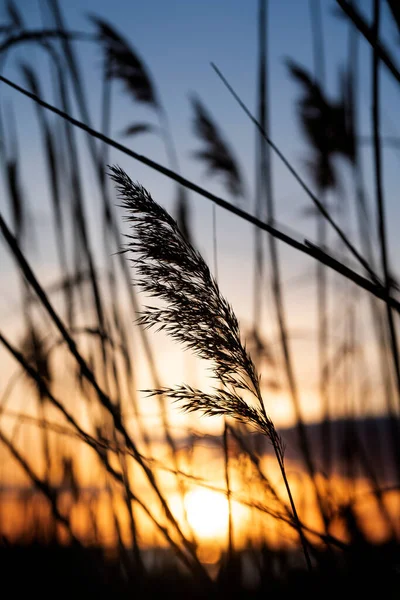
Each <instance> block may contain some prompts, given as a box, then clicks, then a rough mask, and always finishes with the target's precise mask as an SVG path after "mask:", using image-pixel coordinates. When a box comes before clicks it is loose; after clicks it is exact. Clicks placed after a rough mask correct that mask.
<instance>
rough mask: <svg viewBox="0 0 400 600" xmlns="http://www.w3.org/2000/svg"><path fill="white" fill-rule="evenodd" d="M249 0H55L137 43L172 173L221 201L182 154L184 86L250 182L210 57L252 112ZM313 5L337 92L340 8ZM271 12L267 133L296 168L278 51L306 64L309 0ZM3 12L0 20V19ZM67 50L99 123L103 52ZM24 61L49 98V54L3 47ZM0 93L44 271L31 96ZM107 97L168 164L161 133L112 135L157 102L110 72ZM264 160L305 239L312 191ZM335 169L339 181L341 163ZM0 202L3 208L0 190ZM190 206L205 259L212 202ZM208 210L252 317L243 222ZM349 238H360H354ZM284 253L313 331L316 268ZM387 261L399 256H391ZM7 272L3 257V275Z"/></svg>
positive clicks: (393, 164) (75, 17)
mask: <svg viewBox="0 0 400 600" xmlns="http://www.w3.org/2000/svg"><path fill="white" fill-rule="evenodd" d="M16 4H17V6H18V7H19V9H20V11H21V13H22V15H23V17H24V19H25V21H26V24H27V26H29V28H37V27H41V13H40V10H39V7H40V2H37V1H36V0H19V1H17V2H16ZM257 4H258V2H256V0H229V1H228V0H201V1H200V0H199V1H195V0H175V1H171V0H147V1H146V2H143V1H142V2H139V1H135V0H131V1H129V2H128V1H126V0H113V2H110V1H107V0H79V1H78V0H68V1H64V2H63V1H61V2H60V5H61V8H62V9H63V11H64V15H65V17H66V19H67V23H68V25H69V27H70V29H72V30H76V31H91V30H92V31H93V27H92V25H91V23H90V22H89V21H88V19H87V16H88V15H90V14H95V15H97V16H100V17H102V18H104V19H106V20H107V21H109V22H110V23H111V24H112V25H113V26H114V27H115V28H116V30H117V31H118V32H119V33H120V34H122V35H123V36H125V37H126V38H127V39H128V40H130V41H131V43H132V45H133V47H134V49H135V50H136V51H137V52H138V54H139V55H140V56H141V57H142V58H143V60H144V62H145V64H146V65H147V67H148V69H149V71H150V73H151V75H152V78H153V80H154V82H155V85H156V88H157V90H158V92H159V95H160V97H161V99H162V102H163V104H164V105H165V108H166V111H167V113H168V118H169V121H170V125H171V130H172V132H173V136H174V140H175V143H176V145H177V148H178V152H179V159H180V167H181V172H182V173H183V174H184V175H185V176H186V177H187V178H188V179H192V180H193V181H195V182H197V183H199V184H201V185H203V186H204V187H206V188H207V189H210V190H211V191H215V192H216V193H219V194H221V195H222V196H223V197H224V198H227V199H229V197H228V196H227V193H226V191H225V190H224V188H223V187H222V186H221V185H219V184H218V181H213V180H210V179H209V178H207V177H205V176H204V169H203V167H202V166H201V165H199V164H198V163H196V162H195V161H194V160H193V158H192V157H191V153H192V152H193V151H194V150H196V149H198V148H199V143H198V142H197V140H196V139H195V137H194V135H193V129H192V123H191V119H192V113H191V108H190V103H189V101H188V94H189V93H191V92H196V93H197V94H198V95H199V97H200V98H201V100H202V101H203V102H204V104H205V105H206V106H207V108H208V110H209V111H210V113H211V114H212V116H213V117H214V118H215V120H216V121H217V122H218V123H219V124H220V126H221V129H222V131H223V133H224V135H225V137H226V139H227V140H229V141H230V142H231V144H232V147H233V150H234V152H235V154H236V156H237V157H238V158H239V159H240V161H241V165H242V168H243V171H244V173H245V175H246V179H247V182H248V183H249V187H250V189H251V190H252V189H253V178H254V177H253V171H254V167H253V157H254V143H255V142H254V139H255V132H254V128H253V126H252V124H251V123H250V122H249V121H248V119H247V117H246V116H245V115H244V114H243V113H242V112H241V110H240V109H239V107H238V106H237V105H236V104H235V102H234V100H233V99H232V98H231V97H230V96H229V94H228V92H227V91H226V89H225V88H224V87H223V85H222V84H221V82H220V81H219V80H218V78H217V76H216V75H215V73H214V71H213V70H212V69H211V67H210V61H213V62H215V63H216V64H217V65H218V67H219V68H220V69H221V70H222V72H223V73H224V75H225V76H226V77H227V79H228V80H229V81H230V83H231V84H232V85H233V87H234V88H235V89H236V90H237V92H238V93H239V95H240V96H241V97H242V99H243V100H244V101H245V103H246V104H247V105H248V106H249V108H250V109H251V110H254V106H255V101H256V51H257ZM361 5H362V9H363V11H364V12H365V14H369V13H370V8H371V2H370V0H363V1H362V3H361ZM321 6H322V15H323V26H324V34H325V36H324V46H325V55H326V64H327V89H328V93H330V94H331V95H333V96H335V95H336V93H337V82H338V68H339V66H340V65H341V64H343V62H344V60H345V58H346V55H347V43H348V24H347V22H346V20H345V19H343V18H339V17H338V16H337V12H338V10H337V8H336V3H335V2H333V1H330V0H321ZM0 9H1V11H2V12H1V13H0V16H1V14H3V15H5V14H6V13H5V2H1V3H0ZM269 19H270V26H269V32H270V40H269V63H270V92H271V97H270V100H271V114H270V121H271V137H272V139H273V140H274V141H275V142H276V143H277V145H278V146H279V147H280V149H281V150H282V151H283V152H284V153H285V154H286V155H287V157H288V158H289V159H290V161H291V162H292V163H293V164H294V166H296V167H297V168H299V169H301V168H302V161H303V159H304V158H306V155H307V149H306V145H305V142H304V139H303V138H302V135H301V133H300V130H299V127H298V125H297V120H296V116H295V100H296V97H297V93H298V90H297V88H296V86H295V84H294V82H293V81H291V80H289V78H288V76H287V68H286V66H285V62H284V59H285V58H286V57H290V58H292V59H294V60H295V61H297V62H298V63H300V64H301V65H303V66H305V67H307V68H309V69H312V39H311V27H310V12H309V1H308V0H271V1H270V10H269ZM2 20H3V21H4V17H3V19H2ZM382 29H383V38H384V39H385V40H387V42H388V44H389V45H390V47H391V48H393V51H394V52H396V51H397V56H399V45H398V44H397V46H396V44H395V31H394V30H393V29H392V28H391V27H390V26H389V24H388V18H387V15H386V14H384V19H383V27H382ZM76 48H77V52H78V55H79V59H80V64H81V68H82V71H83V73H84V78H85V85H86V91H87V93H88V97H89V99H90V105H91V111H92V112H91V116H92V119H93V125H94V126H95V127H97V128H99V119H100V94H101V51H100V48H99V47H97V46H96V45H95V44H92V43H90V42H78V43H77V45H76ZM21 61H25V62H29V63H30V64H32V65H33V66H36V67H38V68H39V69H40V74H41V77H42V80H43V82H44V83H43V89H44V90H45V97H46V99H48V100H50V101H51V100H52V97H51V91H50V86H49V82H50V80H49V69H48V61H47V58H46V56H45V54H44V52H43V51H41V50H40V49H37V48H35V47H33V45H29V46H28V45H26V46H24V47H23V48H21V49H19V50H16V51H13V52H12V53H10V55H9V57H8V60H7V64H6V67H5V70H4V73H5V75H6V76H8V77H9V78H11V79H13V80H15V81H18V82H21V81H22V80H21V76H20V72H19V70H18V64H19V63H20V62H21ZM370 61H371V53H370V49H369V47H368V45H367V44H366V43H365V42H362V41H360V65H361V75H360V80H361V84H360V96H361V103H360V109H361V119H362V125H363V133H365V134H369V132H370V125H369V113H370V80H369V76H368V71H369V68H370ZM382 86H383V94H382V95H383V98H384V99H383V102H382V104H383V110H382V113H383V128H384V131H386V132H391V134H392V135H394V134H395V133H396V131H395V130H392V125H391V124H392V123H393V124H394V125H396V120H397V121H398V109H397V106H398V102H399V90H398V88H397V89H396V87H395V85H394V83H393V82H392V81H391V80H390V78H389V76H388V75H387V74H386V73H384V72H382ZM1 98H2V104H3V100H4V104H3V107H4V105H7V103H9V104H11V105H12V107H13V110H14V112H15V114H16V117H17V128H18V134H19V139H20V149H21V153H22V156H23V159H24V160H23V165H24V166H23V173H24V177H25V180H24V181H25V182H26V183H25V184H24V185H25V188H26V192H27V194H28V196H29V202H30V207H31V208H30V210H31V213H32V216H35V215H36V216H39V217H40V218H38V219H37V222H35V221H34V222H33V228H34V232H35V237H36V241H37V243H36V249H37V253H36V254H35V253H33V254H32V260H33V261H34V263H35V265H36V268H37V269H38V271H39V272H40V273H41V274H42V277H43V278H44V279H45V280H46V279H47V280H48V281H51V280H52V279H53V273H54V269H55V265H56V261H55V259H54V252H51V251H49V249H51V248H52V247H53V246H52V244H53V243H54V240H53V239H52V236H51V234H50V233H49V231H50V228H51V227H50V212H49V199H48V195H47V191H46V189H45V186H44V183H43V182H44V178H45V174H44V166H43V164H42V162H41V161H40V159H39V157H40V153H41V141H40V137H39V135H38V128H37V123H36V118H35V113H34V110H33V107H32V104H31V102H30V100H27V99H24V98H21V97H19V96H18V94H17V93H16V92H14V91H11V90H8V89H6V88H5V87H4V85H2V87H1ZM112 103H113V122H112V134H113V135H114V136H116V137H117V139H118V140H119V141H125V143H126V144H127V145H128V146H131V147H132V148H133V149H134V150H136V151H138V152H139V153H141V154H144V155H147V156H150V157H151V158H153V159H154V160H156V161H159V162H160V163H162V164H166V163H167V160H166V156H165V151H164V146H163V144H162V141H160V140H159V139H157V138H156V137H155V136H154V135H143V136H140V137H137V138H134V139H132V140H129V139H128V140H123V139H122V138H120V137H118V134H119V132H120V131H121V129H122V128H123V127H124V126H126V125H128V124H129V123H132V122H139V121H149V122H154V123H157V119H156V115H155V114H154V112H153V111H151V110H150V109H149V108H147V107H144V106H141V105H139V104H137V103H133V102H132V101H131V99H130V98H128V97H127V96H126V95H125V94H124V93H123V90H122V87H121V85H120V84H119V83H118V82H117V83H116V84H115V86H114V90H113V98H112ZM399 128H400V126H399ZM81 137H82V136H81ZM82 139H83V138H82ZM384 156H385V173H384V174H385V183H386V190H387V198H386V201H387V206H388V223H389V232H390V236H391V242H392V246H393V258H395V257H396V256H398V252H399V251H400V246H399V240H398V233H397V231H398V225H397V224H398V223H399V216H400V214H399V210H400V203H399V202H398V201H397V189H398V185H397V183H396V182H397V179H398V176H397V174H398V155H396V154H395V153H394V152H393V150H385V153H384ZM364 157H365V161H366V173H367V183H368V185H369V186H371V183H372V181H373V180H372V171H371V168H370V167H369V163H368V160H369V159H370V153H369V151H368V150H365V152H364ZM80 160H82V161H83V163H84V164H86V163H85V161H87V158H86V156H85V152H84V151H82V156H81V157H80ZM110 162H118V163H119V164H120V165H121V166H122V167H124V168H125V169H126V170H127V172H128V173H129V174H130V175H131V177H132V178H133V179H135V180H140V181H141V183H143V185H145V187H147V188H148V189H149V190H150V191H151V193H152V194H153V196H154V198H155V199H156V200H157V201H159V202H160V203H161V204H163V205H164V206H166V207H167V208H168V209H170V210H172V209H173V197H174V186H173V184H171V182H169V181H168V180H166V179H165V178H164V177H162V176H161V175H158V174H155V173H154V172H153V171H151V170H149V169H148V168H147V167H144V166H143V165H140V164H138V163H136V162H134V161H132V159H129V158H128V157H126V156H122V155H121V154H119V153H117V152H115V151H112V152H110ZM273 166H274V178H273V185H274V191H275V197H276V203H277V219H278V221H279V222H281V223H284V224H285V225H286V226H288V227H291V228H292V229H294V230H295V231H296V232H297V233H298V234H299V235H300V236H302V235H303V236H307V237H308V238H311V239H312V238H313V237H314V231H315V224H314V222H313V221H310V220H307V219H305V218H304V217H303V216H302V210H303V209H304V208H305V207H307V206H309V200H308V199H307V198H306V197H305V195H304V193H303V192H302V190H301V189H300V188H299V186H298V184H297V183H296V182H294V181H293V179H292V177H291V176H290V174H289V173H288V172H287V171H286V170H285V169H284V168H283V167H282V166H281V165H280V164H279V162H278V161H277V160H276V159H274V160H273ZM368 167H369V168H368ZM88 169H89V167H88ZM343 172H344V180H345V183H346V182H347V179H346V169H344V171H343ZM93 179H94V178H93V173H91V172H90V170H88V179H87V182H86V186H87V187H86V189H87V211H88V215H92V219H93V220H92V232H93V237H94V239H96V227H97V222H96V214H97V213H96V207H97V202H98V198H97V194H96V192H95V190H93V191H92V185H93ZM27 182H29V183H27ZM0 189H1V188H0ZM345 189H346V190H347V194H348V195H349V197H351V194H352V189H351V186H349V187H345ZM371 189H372V188H371ZM250 202H251V203H250V205H247V206H245V208H246V209H247V210H249V211H252V210H253V206H252V202H253V200H252V198H251V199H250ZM0 205H1V206H2V207H3V200H0ZM190 205H191V209H192V221H193V227H194V231H195V236H196V241H197V244H198V247H199V248H200V250H201V251H202V252H203V253H204V254H205V257H206V259H207V260H208V261H209V262H210V263H211V262H212V234H211V214H212V213H211V205H210V203H209V201H208V200H206V199H204V198H202V197H199V196H196V195H194V194H191V195H190ZM217 212H218V239H219V256H218V261H219V264H220V271H219V273H220V283H221V287H222V289H223V291H224V293H225V294H226V295H227V296H228V298H229V299H230V301H231V302H232V303H233V305H234V307H235V308H236V310H237V312H238V314H239V316H240V317H241V319H242V320H243V321H244V322H246V321H247V322H249V319H250V316H251V315H250V312H249V307H251V293H252V292H251V290H252V262H251V252H252V247H253V240H252V228H251V227H250V226H249V225H247V224H244V223H242V222H240V221H238V219H237V218H236V217H233V216H231V215H228V214H227V213H226V212H224V211H222V210H218V211H217ZM347 226H348V230H349V231H350V232H351V233H352V234H354V235H355V225H354V222H353V221H352V220H351V219H350V221H349V223H347ZM121 227H122V224H121ZM355 239H357V238H356V236H355ZM331 241H332V243H335V242H334V236H332V237H331ZM39 242H40V243H39ZM3 252H4V251H3V250H2V253H3ZM281 255H282V261H283V264H284V281H287V282H295V281H298V280H297V279H296V278H299V277H302V276H303V275H304V276H305V278H304V279H303V280H301V281H300V284H299V282H297V284H296V285H292V284H290V283H289V284H288V286H287V300H286V302H287V306H288V313H289V314H290V319H289V321H290V326H291V327H292V328H293V329H294V330H296V331H299V332H300V334H299V335H300V336H301V332H302V331H304V329H307V330H312V329H313V328H314V327H315V322H314V321H315V318H314V317H313V314H314V309H315V292H314V288H313V285H312V281H311V279H310V278H308V279H307V275H310V274H312V273H313V269H314V264H313V263H312V262H311V260H310V259H307V258H299V257H298V256H297V255H296V254H295V252H294V251H293V250H290V249H287V248H283V247H281ZM2 256H3V255H2ZM393 262H394V265H395V266H396V262H395V261H393ZM3 264H5V265H8V262H6V261H4V263H3ZM395 272H396V269H395ZM9 273H10V271H9V269H8V266H7V267H6V269H5V277H6V278H8V276H9ZM7 288H8V286H7ZM0 302H1V308H2V314H3V315H7V314H10V306H12V304H13V293H12V292H11V287H10V288H8V289H7V290H5V291H4V292H2V295H1V298H0ZM271 311H272V309H271V306H270V307H269V309H268V312H267V317H266V318H267V320H268V315H271V316H272V312H271ZM307 344H308V342H307V343H305V344H303V346H301V347H302V351H301V352H300V353H301V354H302V355H304V353H306V354H307V355H309V356H313V350H311V349H310V347H309V344H308V345H307ZM295 345H296V344H295V343H294V346H295ZM299 348H300V346H299ZM307 348H308V349H307ZM299 371H300V378H301V379H302V380H303V381H310V379H311V380H312V379H313V378H312V373H314V372H315V365H314V366H310V365H308V364H306V360H305V359H304V356H303V358H302V359H300V368H299Z"/></svg>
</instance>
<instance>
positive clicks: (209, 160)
mask: <svg viewBox="0 0 400 600" xmlns="http://www.w3.org/2000/svg"><path fill="white" fill-rule="evenodd" d="M191 102H192V106H193V110H194V119H193V125H194V131H195V134H196V135H197V137H198V138H200V140H202V142H203V143H204V150H198V151H196V152H194V157H195V158H198V159H199V160H202V161H203V162H204V163H205V164H206V165H207V167H208V170H209V173H210V174H211V175H214V174H216V175H222V176H224V178H225V184H226V187H227V189H228V191H229V192H230V193H231V194H232V196H235V197H241V196H243V195H244V185H243V178H242V174H241V172H240V168H239V165H238V163H237V160H236V159H235V157H234V155H233V153H232V150H231V149H230V148H229V146H228V144H227V142H226V141H225V140H224V139H223V137H222V134H221V132H220V131H219V128H218V126H217V125H216V123H214V121H213V119H212V118H211V116H210V115H209V113H208V111H207V110H206V108H205V107H204V105H203V104H202V102H201V101H200V100H199V98H197V96H194V95H193V96H192V97H191Z"/></svg>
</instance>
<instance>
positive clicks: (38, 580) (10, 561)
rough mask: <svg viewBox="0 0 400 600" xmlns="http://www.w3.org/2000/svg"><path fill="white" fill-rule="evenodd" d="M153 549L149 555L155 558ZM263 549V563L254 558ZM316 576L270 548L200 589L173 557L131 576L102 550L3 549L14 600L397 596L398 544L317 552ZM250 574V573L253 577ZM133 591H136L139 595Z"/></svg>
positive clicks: (223, 568) (243, 556) (241, 558)
mask: <svg viewBox="0 0 400 600" xmlns="http://www.w3.org/2000/svg"><path fill="white" fill-rule="evenodd" d="M151 552H152V551H149V553H151ZM254 552H256V554H257V559H256V565H255V564H253V565H252V568H251V572H249V565H250V564H252V563H253V559H252V557H251V556H250V555H251V554H254ZM317 558H318V563H319V567H317V568H316V569H315V570H314V572H313V573H312V574H310V573H307V572H306V571H305V570H304V568H303V567H299V566H296V563H298V562H299V557H298V556H297V557H293V556H292V555H291V554H290V552H287V551H282V552H277V551H274V550H271V549H269V548H268V547H267V546H264V547H262V548H258V549H257V550H251V549H249V550H247V551H244V552H242V553H239V554H237V555H235V557H234V559H233V560H232V563H231V564H228V563H227V562H226V559H222V564H221V565H219V567H218V569H219V570H218V573H217V575H216V577H215V580H214V581H213V583H211V584H210V585H209V586H208V585H207V586H206V585H204V586H200V585H199V584H198V583H197V582H195V581H194V580H193V578H192V577H190V576H189V575H188V574H187V573H186V574H185V573H184V572H183V571H182V569H179V568H178V567H177V566H176V564H174V562H173V561H172V562H171V560H169V559H168V554H166V555H164V556H161V557H159V564H158V567H157V568H155V569H152V570H150V571H149V572H148V573H147V574H146V575H143V573H142V572H140V571H139V572H135V571H130V572H129V573H124V572H123V570H122V569H121V564H120V561H119V559H118V558H117V557H114V558H111V557H107V556H106V555H105V553H104V550H102V549H95V548H91V549H73V548H71V547H66V546H59V545H57V544H49V545H43V544H40V543H32V544H30V545H13V546H3V547H2V548H1V549H0V560H1V565H2V582H3V583H2V585H4V589H7V590H9V593H10V597H11V595H12V596H13V597H16V598H18V597H23V596H26V595H31V596H36V595H37V596H39V597H46V598H50V597H55V596H57V597H61V596H63V597H64V596H65V597H67V596H71V597H78V598H84V597H87V598H96V597H100V598H106V597H109V598H115V599H119V598H121V599H125V598H132V597H135V598H143V599H144V598H177V599H182V600H183V599H189V598H193V599H197V598H199V599H203V598H238V599H239V598H243V600H245V599H252V598H254V599H255V600H256V599H258V598H265V597H268V598H273V599H275V598H276V599H278V598H292V597H293V596H294V595H299V594H301V595H302V594H306V595H307V597H308V598H320V597H324V598H337V597H342V598H362V597H364V598H373V597H381V598H385V599H386V598H387V599H392V598H393V599H394V598H398V590H399V585H400V573H399V546H398V544H394V543H387V544H383V545H370V544H368V543H362V542H360V543H359V544H355V545H354V546H352V547H350V548H348V549H347V550H346V553H345V554H344V555H342V556H341V557H337V558H336V560H335V562H334V563H333V562H332V556H331V555H329V553H327V551H326V550H324V551H322V552H321V553H320V554H319V555H318V557H317ZM246 571H247V573H246ZM132 589H134V592H133V593H132Z"/></svg>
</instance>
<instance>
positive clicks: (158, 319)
mask: <svg viewBox="0 0 400 600" xmlns="http://www.w3.org/2000/svg"><path fill="white" fill-rule="evenodd" d="M110 177H111V178H112V179H113V181H114V182H115V183H116V187H117V191H118V193H119V196H120V198H121V200H122V205H121V207H122V208H123V209H125V210H126V215H125V218H126V220H127V221H128V222H129V223H131V224H132V231H133V234H132V235H128V239H129V241H128V243H127V245H126V247H125V248H124V249H123V252H131V253H133V258H131V262H132V263H133V265H134V267H135V271H136V274H137V278H136V281H137V284H138V286H139V287H140V288H141V289H142V290H143V291H144V292H146V293H147V294H148V295H149V296H150V297H153V298H156V299H157V300H162V301H164V302H165V303H166V306H165V305H164V306H146V307H145V309H144V311H143V312H142V314H141V316H140V317H139V319H138V322H139V324H141V325H143V326H144V327H146V328H150V327H154V328H156V329H157V330H158V331H161V330H164V331H165V332H166V333H167V334H168V335H170V336H171V337H172V338H173V339H175V340H176V341H178V342H180V343H181V344H182V345H183V346H184V347H185V348H186V349H190V350H192V351H193V352H194V353H195V354H197V355H198V356H199V357H200V358H203V359H205V360H208V361H210V362H211V363H212V367H211V370H212V372H213V377H214V378H215V379H216V380H217V381H218V384H219V385H218V387H214V388H213V391H212V392H210V393H206V392H203V391H202V390H199V389H195V388H192V387H191V386H189V385H185V384H184V385H180V386H177V387H175V388H168V387H164V388H160V389H153V390H145V391H147V393H148V394H149V395H153V396H154V395H156V396H157V395H161V394H163V395H166V396H168V397H170V398H171V399H173V400H175V401H178V402H179V403H180V405H181V407H182V408H183V410H185V411H187V412H195V411H200V412H202V413H203V414H206V415H212V416H226V417H233V418H235V419H237V420H239V421H241V422H245V423H248V424H250V425H251V426H253V427H254V428H256V429H257V430H259V431H262V433H263V434H264V435H266V437H267V438H268V439H269V441H270V442H271V444H272V446H273V449H274V451H275V455H276V458H277V461H278V463H279V467H280V470H281V473H282V476H283V479H284V482H285V486H286V489H287V493H288V496H289V500H290V503H291V507H292V511H293V516H294V519H295V522H296V524H297V527H298V531H299V535H300V538H301V541H302V543H303V548H304V552H305V556H306V560H307V564H308V566H309V568H310V566H311V564H310V559H309V556H308V551H307V544H306V540H305V538H304V535H303V532H302V530H301V526H300V522H299V519H298V516H297V512H296V508H295V505H294V502H293V498H292V495H291V491H290V488H289V484H288V481H287V478H286V472H285V467H284V444H283V442H282V439H281V438H280V436H279V434H278V432H277V430H276V429H275V426H274V424H273V422H272V420H271V419H270V417H269V416H268V414H267V412H266V410H265V406H264V402H263V398H262V395H261V391H260V378H259V376H258V374H257V371H256V369H255V366H254V364H253V361H252V360H251V357H250V356H249V354H248V352H247V351H246V348H245V346H244V345H243V343H242V342H241V339H240V330H239V323H238V320H237V317H236V315H235V313H234V312H233V309H232V307H231V306H230V305H229V303H228V302H227V300H226V299H225V298H224V297H223V296H222V294H221V292H220V290H219V287H218V284H217V282H216V281H215V279H214V277H213V276H212V274H211V272H210V270H209V268H208V266H207V264H206V263H205V261H204V260H203V258H202V256H201V255H200V253H199V252H198V251H197V250H196V249H195V248H193V246H192V245H191V244H190V242H189V241H188V240H187V238H185V236H184V235H183V234H182V232H181V231H180V230H179V227H178V225H177V223H176V221H174V219H173V218H172V217H171V216H170V215H169V214H168V213H167V212H166V211H165V210H164V209H163V208H162V207H161V206H160V205H159V204H157V203H156V202H155V201H154V200H153V199H152V197H151V195H150V194H149V193H148V192H147V190H145V188H143V187H142V186H141V185H140V184H139V183H134V182H133V181H132V180H131V179H130V177H129V176H128V175H127V174H126V173H125V172H124V171H123V170H122V169H121V168H120V167H118V166H112V167H110ZM243 392H244V393H250V394H251V395H252V396H253V398H254V399H255V401H256V404H255V406H253V405H251V404H249V403H248V402H247V401H246V400H245V399H244V398H243V397H242V395H243Z"/></svg>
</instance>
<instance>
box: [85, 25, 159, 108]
mask: <svg viewBox="0 0 400 600" xmlns="http://www.w3.org/2000/svg"><path fill="white" fill-rule="evenodd" d="M91 21H92V22H93V23H94V24H95V25H96V26H97V28H98V31H99V37H100V40H101V41H102V43H103V46H104V51H105V56H106V65H107V68H108V77H109V78H110V79H119V80H120V81H122V82H123V83H124V84H125V86H126V89H127V91H128V92H129V93H130V94H131V95H132V96H133V97H134V99H135V100H136V101H137V102H144V103H145V104H150V105H152V106H154V107H155V108H158V107H159V103H158V100H157V96H156V93H155V89H154V86H153V83H152V81H151V79H150V76H149V74H148V73H147V70H146V68H145V66H144V64H143V62H142V60H141V59H140V58H139V57H138V55H137V54H136V52H134V50H133V49H132V47H131V46H130V45H129V43H128V42H127V41H126V40H125V39H124V38H123V37H122V36H120V35H119V33H117V32H116V31H115V29H114V28H113V27H112V26H111V25H109V24H108V23H107V22H106V21H104V20H103V19H100V18H98V17H91Z"/></svg>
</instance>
